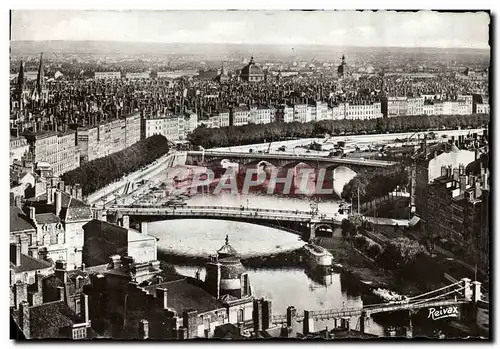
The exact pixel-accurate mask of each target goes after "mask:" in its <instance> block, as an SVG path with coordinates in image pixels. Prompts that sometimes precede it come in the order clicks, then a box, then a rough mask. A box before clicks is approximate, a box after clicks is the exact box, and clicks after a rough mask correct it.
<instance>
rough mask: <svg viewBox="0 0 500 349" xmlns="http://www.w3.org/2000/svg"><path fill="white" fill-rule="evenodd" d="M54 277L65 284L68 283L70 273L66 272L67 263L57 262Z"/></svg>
mask: <svg viewBox="0 0 500 349" xmlns="http://www.w3.org/2000/svg"><path fill="white" fill-rule="evenodd" d="M54 275H55V276H56V278H58V279H59V280H61V281H62V282H63V283H65V284H66V283H67V277H68V271H67V270H66V261H64V260H58V261H56V265H55V267H54Z"/></svg>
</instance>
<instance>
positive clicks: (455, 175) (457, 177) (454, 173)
mask: <svg viewBox="0 0 500 349" xmlns="http://www.w3.org/2000/svg"><path fill="white" fill-rule="evenodd" d="M458 173H459V171H458V168H454V169H453V179H454V180H455V181H457V182H458V181H459V174H458Z"/></svg>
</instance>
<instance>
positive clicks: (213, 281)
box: [205, 235, 251, 299]
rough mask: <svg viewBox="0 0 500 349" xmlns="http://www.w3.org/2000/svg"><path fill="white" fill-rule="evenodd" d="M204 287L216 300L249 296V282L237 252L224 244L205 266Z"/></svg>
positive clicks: (227, 241) (227, 238)
mask: <svg viewBox="0 0 500 349" xmlns="http://www.w3.org/2000/svg"><path fill="white" fill-rule="evenodd" d="M206 270H207V274H206V277H205V285H206V287H207V290H208V291H209V292H210V293H211V294H212V295H213V296H214V297H217V298H218V299H227V298H228V297H229V298H231V299H232V298H234V299H240V298H244V297H248V296H251V290H250V282H249V279H248V274H247V273H246V269H245V267H244V266H243V265H242V264H241V261H240V258H239V256H238V252H237V251H236V250H235V249H234V248H233V247H232V246H231V245H230V244H229V237H228V236H227V235H226V243H225V244H224V245H223V246H222V247H221V248H220V249H219V250H218V251H217V256H216V257H215V258H213V259H212V261H210V262H208V263H207V264H206Z"/></svg>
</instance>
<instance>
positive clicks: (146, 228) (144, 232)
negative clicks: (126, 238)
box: [140, 222, 148, 235]
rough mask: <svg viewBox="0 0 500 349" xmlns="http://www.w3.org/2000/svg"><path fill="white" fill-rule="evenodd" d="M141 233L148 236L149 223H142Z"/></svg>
mask: <svg viewBox="0 0 500 349" xmlns="http://www.w3.org/2000/svg"><path fill="white" fill-rule="evenodd" d="M140 230H141V233H142V234H145V235H148V222H141V229H140Z"/></svg>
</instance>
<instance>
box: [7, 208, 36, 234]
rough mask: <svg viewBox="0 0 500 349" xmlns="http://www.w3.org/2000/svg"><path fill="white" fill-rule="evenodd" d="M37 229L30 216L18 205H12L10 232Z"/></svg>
mask: <svg viewBox="0 0 500 349" xmlns="http://www.w3.org/2000/svg"><path fill="white" fill-rule="evenodd" d="M26 230H35V227H34V226H33V225H32V224H31V222H30V220H29V218H28V216H26V214H25V213H24V212H23V211H22V210H21V209H20V208H19V207H17V206H11V207H10V232H11V233H15V232H21V231H26Z"/></svg>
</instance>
